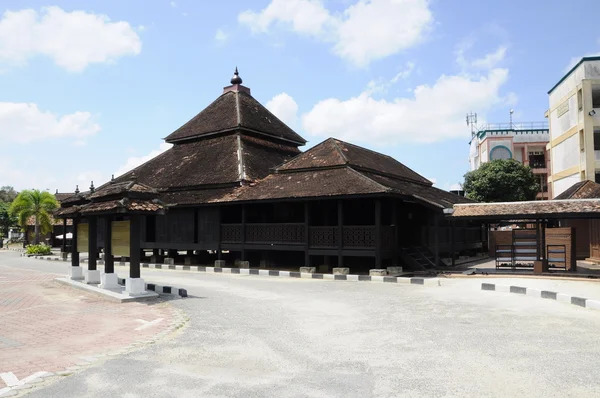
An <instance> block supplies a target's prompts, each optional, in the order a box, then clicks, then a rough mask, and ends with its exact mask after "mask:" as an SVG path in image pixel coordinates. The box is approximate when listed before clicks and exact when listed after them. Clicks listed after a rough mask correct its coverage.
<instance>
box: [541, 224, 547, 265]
mask: <svg viewBox="0 0 600 398" xmlns="http://www.w3.org/2000/svg"><path fill="white" fill-rule="evenodd" d="M546 222H547V220H542V255H541V259H542V261H543V260H546Z"/></svg>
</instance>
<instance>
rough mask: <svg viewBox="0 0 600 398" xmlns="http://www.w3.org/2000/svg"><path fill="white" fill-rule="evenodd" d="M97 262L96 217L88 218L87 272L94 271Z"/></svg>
mask: <svg viewBox="0 0 600 398" xmlns="http://www.w3.org/2000/svg"><path fill="white" fill-rule="evenodd" d="M97 261H98V217H97V216H90V217H88V270H90V271H95V270H96V269H97V266H96V264H97Z"/></svg>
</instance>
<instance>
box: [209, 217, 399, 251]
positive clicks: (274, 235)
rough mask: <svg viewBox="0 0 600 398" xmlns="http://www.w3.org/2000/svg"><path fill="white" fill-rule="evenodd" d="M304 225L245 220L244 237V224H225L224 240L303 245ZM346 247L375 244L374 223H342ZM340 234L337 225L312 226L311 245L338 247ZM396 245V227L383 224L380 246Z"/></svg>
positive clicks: (310, 233)
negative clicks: (251, 222)
mask: <svg viewBox="0 0 600 398" xmlns="http://www.w3.org/2000/svg"><path fill="white" fill-rule="evenodd" d="M304 228H305V225H304V224H300V223H285V224H262V223H261V224H254V223H253V224H246V225H245V230H246V233H245V240H244V239H243V238H244V237H243V236H242V234H243V227H242V224H222V225H221V242H223V243H243V242H245V243H250V244H257V243H262V244H265V243H266V244H287V245H290V244H291V245H295V244H298V245H301V244H304V243H305V235H304V232H305V230H304ZM341 238H342V243H343V247H345V248H351V249H360V248H374V247H375V243H376V242H375V240H376V234H375V226H373V225H364V226H363V225H359V226H343V227H342V237H341ZM339 242H340V236H339V233H338V227H337V226H319V227H309V246H310V247H312V248H327V249H330V248H331V249H333V248H337V247H338V244H339ZM393 246H394V228H393V227H391V226H382V227H381V247H382V248H383V249H391V248H392V247H393Z"/></svg>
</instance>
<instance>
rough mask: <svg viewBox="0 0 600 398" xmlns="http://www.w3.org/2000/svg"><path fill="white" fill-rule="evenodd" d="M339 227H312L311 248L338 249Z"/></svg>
mask: <svg viewBox="0 0 600 398" xmlns="http://www.w3.org/2000/svg"><path fill="white" fill-rule="evenodd" d="M337 237H338V234H337V227H310V246H311V247H337V245H338V238H337Z"/></svg>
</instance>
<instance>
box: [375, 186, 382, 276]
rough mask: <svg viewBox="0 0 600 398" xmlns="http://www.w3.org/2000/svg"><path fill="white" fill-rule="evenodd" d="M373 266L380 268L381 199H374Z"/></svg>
mask: <svg viewBox="0 0 600 398" xmlns="http://www.w3.org/2000/svg"><path fill="white" fill-rule="evenodd" d="M375 268H378V269H379V268H381V199H379V198H377V199H375Z"/></svg>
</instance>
